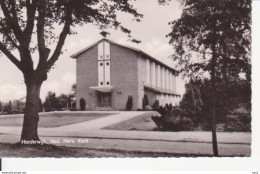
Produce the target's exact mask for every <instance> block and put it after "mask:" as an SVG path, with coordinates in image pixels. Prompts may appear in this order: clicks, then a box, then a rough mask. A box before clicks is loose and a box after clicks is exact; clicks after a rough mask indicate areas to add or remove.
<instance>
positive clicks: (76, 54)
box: [70, 38, 178, 73]
mask: <svg viewBox="0 0 260 174" xmlns="http://www.w3.org/2000/svg"><path fill="white" fill-rule="evenodd" d="M101 41H107V42H109V43H112V44H115V45H117V46H120V47H124V48H127V49H130V50H132V51H135V52H138V53H140V54H142V55H144V56H145V57H146V58H148V59H150V60H151V61H154V62H156V63H158V64H160V65H162V66H164V67H167V68H168V69H170V70H172V71H174V73H178V71H177V70H175V69H173V68H172V67H170V66H169V65H167V64H165V63H163V62H162V61H160V60H158V59H156V58H154V57H152V56H150V55H149V54H147V53H145V52H144V51H142V50H140V49H137V48H134V47H130V46H127V45H123V44H119V43H116V42H114V41H112V40H109V39H106V38H103V39H101V40H99V41H97V42H95V43H93V44H91V45H89V46H87V47H86V48H83V49H82V50H80V51H78V52H76V53H74V54H72V55H71V56H70V57H71V58H75V59H77V58H78V56H79V55H81V54H82V53H84V52H85V51H87V50H89V49H90V48H92V47H94V46H95V45H97V44H98V43H99V42H101Z"/></svg>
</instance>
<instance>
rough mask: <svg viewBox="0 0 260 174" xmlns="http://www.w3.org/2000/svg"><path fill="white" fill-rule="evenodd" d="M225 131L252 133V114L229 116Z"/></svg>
mask: <svg viewBox="0 0 260 174" xmlns="http://www.w3.org/2000/svg"><path fill="white" fill-rule="evenodd" d="M225 131H242V132H250V131H251V116H250V114H248V113H247V114H246V113H244V114H242V113H240V114H239V113H236V114H230V115H227V120H226V124H225Z"/></svg>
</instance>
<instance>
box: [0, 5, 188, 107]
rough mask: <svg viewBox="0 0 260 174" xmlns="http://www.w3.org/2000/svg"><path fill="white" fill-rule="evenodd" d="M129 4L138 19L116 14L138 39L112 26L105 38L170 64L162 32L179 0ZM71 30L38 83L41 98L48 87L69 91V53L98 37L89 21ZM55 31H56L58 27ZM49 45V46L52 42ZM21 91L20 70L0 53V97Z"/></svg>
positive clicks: (180, 86) (72, 69)
mask: <svg viewBox="0 0 260 174" xmlns="http://www.w3.org/2000/svg"><path fill="white" fill-rule="evenodd" d="M133 5H134V7H135V8H136V9H137V11H138V12H139V13H141V14H143V15H144V17H143V18H142V21H141V22H139V23H138V22H135V21H133V20H132V19H133V18H132V17H131V16H130V15H126V14H121V13H120V14H119V16H118V17H119V20H120V21H122V23H123V24H124V25H125V26H126V27H128V28H129V29H130V30H131V31H132V36H133V37H134V38H137V39H139V40H141V43H140V44H135V43H132V42H130V41H128V37H127V35H126V34H124V33H122V32H120V31H115V30H107V31H108V32H109V33H110V35H109V36H108V39H110V40H112V41H115V42H118V43H121V44H124V45H128V46H132V47H135V48H138V49H141V50H142V51H144V52H146V53H148V54H149V55H151V56H153V57H155V58H157V59H159V60H160V61H163V62H165V63H167V64H169V65H170V66H172V67H174V65H175V64H174V62H173V61H172V60H171V59H170V58H169V56H170V55H171V54H172V53H173V48H172V46H170V45H169V44H168V42H169V38H166V35H167V34H168V33H169V32H170V31H171V28H170V25H168V22H170V21H173V20H175V19H178V18H179V17H180V15H181V13H182V11H181V7H180V4H179V3H178V1H175V0H173V1H171V2H170V3H169V4H168V5H158V0H137V1H135V2H133ZM73 30H74V31H76V32H77V34H75V35H70V36H68V37H67V39H66V42H65V44H64V47H63V50H64V53H63V54H62V55H61V56H60V58H59V60H58V61H57V62H56V63H55V66H54V69H52V70H51V71H50V72H49V74H48V79H47V81H45V82H44V83H43V85H42V88H41V94H40V97H41V99H42V100H44V99H45V97H46V94H47V92H48V91H53V92H55V93H56V94H57V95H59V94H61V93H69V92H70V91H71V86H72V84H74V83H75V82H76V60H75V59H72V58H70V56H71V55H72V54H73V53H75V52H78V51H79V50H81V49H83V48H85V47H87V46H89V45H91V44H92V43H94V42H96V41H98V40H100V39H102V36H101V35H100V34H99V33H100V32H101V31H100V30H99V29H98V28H97V27H95V26H93V25H90V24H89V25H85V26H81V27H75V28H74V29H73ZM57 33H59V30H58V29H57ZM50 48H51V49H52V46H51V47H50ZM36 56H37V55H36ZM36 59H37V58H36ZM36 62H37V61H36ZM177 90H178V92H179V93H181V94H182V93H184V81H183V80H181V78H179V79H178V80H177ZM25 95H26V87H25V84H24V80H23V76H22V73H21V72H20V71H19V70H18V69H17V68H16V67H15V65H13V64H12V63H11V62H10V61H9V60H8V59H7V58H6V57H5V56H4V55H0V101H5V102H6V101H9V100H15V99H20V98H22V97H24V96H25Z"/></svg>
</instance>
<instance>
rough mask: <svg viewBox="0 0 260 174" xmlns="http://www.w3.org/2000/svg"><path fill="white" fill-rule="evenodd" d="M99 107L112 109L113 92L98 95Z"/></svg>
mask: <svg viewBox="0 0 260 174" xmlns="http://www.w3.org/2000/svg"><path fill="white" fill-rule="evenodd" d="M98 106H99V107H110V106H111V92H108V93H103V92H99V94H98Z"/></svg>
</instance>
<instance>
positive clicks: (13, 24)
mask: <svg viewBox="0 0 260 174" xmlns="http://www.w3.org/2000/svg"><path fill="white" fill-rule="evenodd" d="M10 2H13V0H11V1H10ZM13 3H14V2H13ZM13 5H14V4H13ZM0 6H1V8H2V11H3V13H4V16H5V18H6V22H7V24H8V26H9V27H10V28H11V29H12V30H13V32H14V35H15V37H16V39H17V40H18V42H19V43H20V44H23V42H24V39H23V33H22V30H21V28H20V26H19V23H18V20H17V16H16V13H15V7H12V14H13V17H12V16H11V15H10V11H9V10H8V8H7V7H6V4H5V0H1V1H0Z"/></svg>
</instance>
